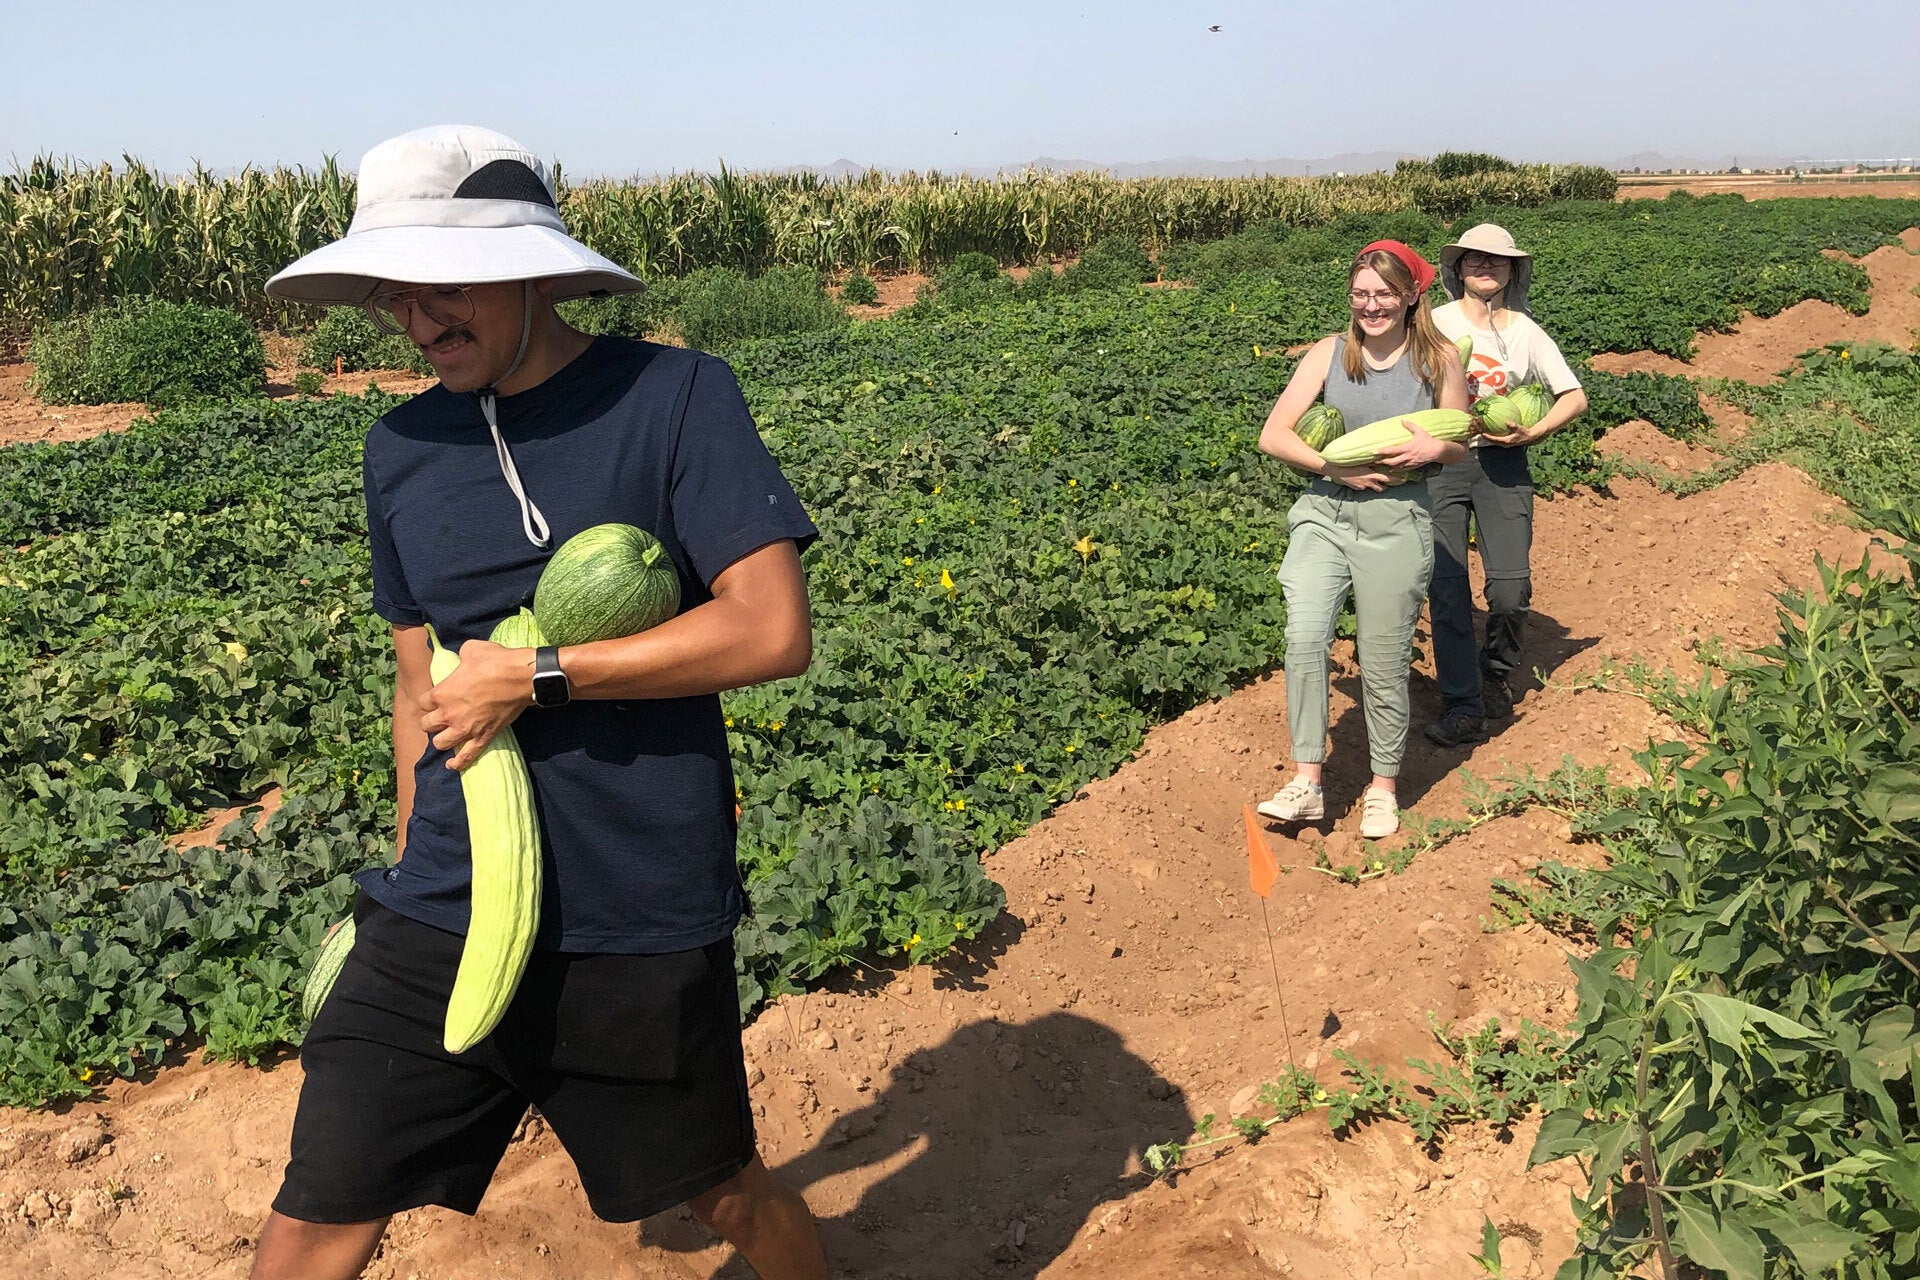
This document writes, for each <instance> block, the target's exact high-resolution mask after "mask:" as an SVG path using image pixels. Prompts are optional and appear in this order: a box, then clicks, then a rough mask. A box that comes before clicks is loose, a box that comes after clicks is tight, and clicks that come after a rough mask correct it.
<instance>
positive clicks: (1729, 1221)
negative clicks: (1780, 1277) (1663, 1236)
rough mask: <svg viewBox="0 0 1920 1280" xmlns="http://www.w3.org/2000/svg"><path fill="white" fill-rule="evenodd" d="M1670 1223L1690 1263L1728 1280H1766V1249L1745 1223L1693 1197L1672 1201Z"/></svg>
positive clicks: (1668, 1219)
mask: <svg viewBox="0 0 1920 1280" xmlns="http://www.w3.org/2000/svg"><path fill="white" fill-rule="evenodd" d="M1667 1221H1668V1222H1669V1223H1670V1224H1671V1227H1672V1230H1673V1243H1674V1248H1675V1249H1676V1250H1677V1251H1678V1252H1679V1253H1680V1254H1681V1255H1682V1256H1683V1257H1685V1258H1687V1259H1688V1260H1689V1261H1692V1262H1697V1263H1699V1264H1700V1265H1701V1266H1703V1267H1709V1268H1712V1269H1713V1270H1716V1271H1721V1272H1724V1273H1725V1274H1726V1275H1727V1276H1728V1278H1729V1280H1764V1276H1765V1270H1764V1269H1765V1267H1766V1248H1765V1246H1764V1245H1762V1244H1761V1242H1760V1237H1759V1235H1758V1234H1757V1233H1756V1232H1755V1231H1754V1230H1753V1228H1752V1227H1750V1226H1748V1225H1747V1224H1746V1223H1744V1222H1742V1221H1740V1220H1739V1219H1737V1218H1734V1217H1730V1216H1727V1215H1724V1214H1722V1213H1721V1211H1720V1210H1718V1209H1716V1208H1715V1207H1714V1206H1713V1205H1712V1204H1711V1203H1709V1202H1707V1201H1706V1200H1704V1199H1703V1198H1701V1197H1700V1196H1698V1195H1690V1194H1681V1195H1679V1196H1678V1197H1676V1198H1674V1199H1672V1200H1671V1201H1670V1202H1669V1205H1668V1209H1667Z"/></svg>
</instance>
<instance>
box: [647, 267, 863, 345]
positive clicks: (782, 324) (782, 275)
mask: <svg viewBox="0 0 1920 1280" xmlns="http://www.w3.org/2000/svg"><path fill="white" fill-rule="evenodd" d="M674 292H675V296H674V298H673V303H672V311H671V312H670V316H671V318H672V320H673V321H674V322H675V323H676V324H677V325H678V327H679V330H680V333H681V335H682V336H683V337H685V338H686V340H687V343H688V345H690V346H695V347H702V348H705V347H712V346H718V345H721V344H724V343H728V342H737V341H739V340H740V339H743V338H765V337H773V336H777V335H781V334H790V333H811V332H814V331H817V330H822V329H838V328H841V327H844V326H845V325H846V323H847V313H846V310H845V309H844V308H842V307H841V306H840V305H839V304H838V303H837V302H835V301H834V300H833V298H832V297H831V296H830V295H828V293H827V291H826V290H825V289H823V288H821V287H820V279H819V277H818V276H817V275H815V274H814V272H813V271H812V270H810V269H808V268H805V267H780V268H776V269H774V270H772V271H769V272H767V273H766V274H764V275H761V276H758V277H754V278H749V277H747V276H744V275H742V274H740V273H739V272H738V271H734V270H731V269H730V268H726V267H708V268H704V269H702V270H700V271H696V272H694V273H692V274H691V275H689V276H687V277H686V278H684V279H682V280H680V281H678V282H677V285H676V288H675V291H674Z"/></svg>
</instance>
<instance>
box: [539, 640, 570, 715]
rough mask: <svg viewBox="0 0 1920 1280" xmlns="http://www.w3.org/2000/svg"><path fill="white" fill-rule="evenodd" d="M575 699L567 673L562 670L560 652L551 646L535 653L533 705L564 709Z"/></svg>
mask: <svg viewBox="0 0 1920 1280" xmlns="http://www.w3.org/2000/svg"><path fill="white" fill-rule="evenodd" d="M572 697H573V687H572V686H571V685H569V684H568V683H567V673H566V672H564V671H562V670H561V669H560V650H559V648H558V647H556V646H554V645H550V644H545V645H541V646H540V647H539V648H538V649H535V650H534V651H533V705H534V706H536V707H564V706H566V705H567V703H568V701H570V700H571V699H572Z"/></svg>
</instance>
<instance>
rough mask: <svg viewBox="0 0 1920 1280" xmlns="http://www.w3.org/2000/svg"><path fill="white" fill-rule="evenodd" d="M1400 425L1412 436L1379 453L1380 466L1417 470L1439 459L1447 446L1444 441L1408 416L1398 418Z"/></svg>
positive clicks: (1401, 469)
mask: <svg viewBox="0 0 1920 1280" xmlns="http://www.w3.org/2000/svg"><path fill="white" fill-rule="evenodd" d="M1400 425H1401V426H1403V427H1405V428H1406V429H1407V430H1408V431H1410V432H1412V433H1413V438H1412V439H1411V440H1408V441H1407V442H1406V443H1405V444H1403V445H1399V446H1397V447H1395V448H1392V449H1389V450H1387V451H1386V452H1385V453H1383V454H1381V455H1380V465H1381V466H1382V467H1388V468H1391V469H1393V470H1395V471H1418V470H1419V469H1420V468H1421V467H1424V466H1427V465H1428V464H1430V463H1434V462H1438V461H1440V458H1441V455H1442V454H1443V453H1444V452H1445V451H1446V448H1447V446H1446V442H1445V441H1443V440H1438V439H1436V438H1434V437H1433V436H1432V435H1430V434H1428V433H1427V432H1426V431H1424V430H1422V429H1421V427H1420V424H1419V423H1417V422H1414V421H1413V420H1412V419H1410V418H1402V419H1400Z"/></svg>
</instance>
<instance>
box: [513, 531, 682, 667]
mask: <svg viewBox="0 0 1920 1280" xmlns="http://www.w3.org/2000/svg"><path fill="white" fill-rule="evenodd" d="M679 611H680V575H679V573H678V572H677V571H676V570H675V569H674V567H673V560H672V558H671V557H670V556H668V555H667V551H666V548H665V547H663V546H661V545H660V542H659V540H658V539H657V538H655V537H654V536H653V535H652V534H650V533H648V532H647V531H646V530H645V529H640V528H636V527H634V526H633V525H630V524H597V525H595V526H593V528H591V529H584V530H582V531H581V532H579V533H576V534H574V535H573V536H572V537H571V538H568V539H567V540H566V542H564V543H562V544H561V547H560V549H559V550H558V551H556V552H554V554H553V559H552V560H549V561H548V562H547V567H546V568H545V569H544V570H542V571H541V574H540V582H539V585H538V586H536V587H535V588H534V592H533V616H534V617H535V618H537V619H539V621H540V633H541V634H542V635H543V636H545V637H546V642H547V643H548V644H552V645H570V644H591V643H592V642H594V641H595V640H613V639H617V638H618V637H620V636H630V635H634V634H635V633H637V632H641V631H645V630H646V629H647V628H648V627H656V626H659V625H660V624H661V623H662V622H665V621H666V620H667V619H668V618H671V617H672V616H673V615H674V614H676V613H678V612H679Z"/></svg>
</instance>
